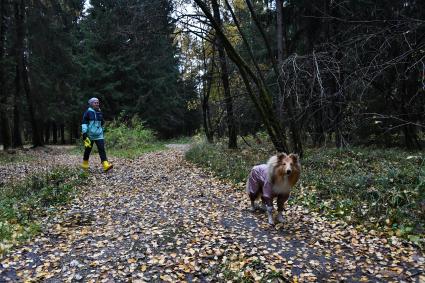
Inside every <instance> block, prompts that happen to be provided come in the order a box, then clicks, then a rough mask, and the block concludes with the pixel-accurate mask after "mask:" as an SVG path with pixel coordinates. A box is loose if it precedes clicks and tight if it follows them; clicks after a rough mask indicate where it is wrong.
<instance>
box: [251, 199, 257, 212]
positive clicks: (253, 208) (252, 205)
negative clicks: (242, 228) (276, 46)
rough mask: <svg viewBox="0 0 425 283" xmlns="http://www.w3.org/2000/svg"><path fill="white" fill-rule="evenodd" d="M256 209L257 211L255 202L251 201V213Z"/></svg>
mask: <svg viewBox="0 0 425 283" xmlns="http://www.w3.org/2000/svg"><path fill="white" fill-rule="evenodd" d="M256 209H257V206H256V205H255V200H251V211H252V212H255V210H256Z"/></svg>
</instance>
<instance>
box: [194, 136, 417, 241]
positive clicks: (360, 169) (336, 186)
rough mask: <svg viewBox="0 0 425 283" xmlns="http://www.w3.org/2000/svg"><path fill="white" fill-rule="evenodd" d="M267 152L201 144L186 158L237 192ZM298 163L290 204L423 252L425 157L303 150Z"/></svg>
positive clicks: (404, 153)
mask: <svg viewBox="0 0 425 283" xmlns="http://www.w3.org/2000/svg"><path fill="white" fill-rule="evenodd" d="M252 144H254V143H252ZM240 145H242V143H240ZM265 148H268V149H265ZM269 148H271V147H265V146H264V145H262V146H258V145H257V146H254V147H252V148H249V147H247V146H243V147H242V148H241V149H239V150H229V149H226V144H225V143H217V144H215V145H210V144H206V143H203V142H200V143H197V144H196V145H195V146H193V147H192V148H191V150H189V152H187V154H186V158H187V159H188V160H190V161H192V162H194V163H196V164H199V165H201V166H203V167H205V168H208V169H210V170H212V171H213V172H214V173H215V174H216V175H218V176H219V177H221V178H225V179H229V180H231V181H232V182H233V183H235V184H238V185H240V187H241V189H242V188H244V187H245V182H246V177H247V175H248V173H249V170H250V169H251V168H252V166H253V165H256V164H260V163H265V162H266V161H267V159H268V157H270V156H271V155H272V154H273V150H271V149H270V150H269ZM224 156H225V157H224ZM301 163H302V175H301V180H300V182H299V184H297V186H296V188H295V189H294V191H293V194H292V197H291V199H290V202H292V203H300V204H302V205H304V206H307V207H308V208H309V209H310V210H311V211H317V212H320V213H322V214H324V215H326V216H327V217H328V218H330V219H343V220H344V221H346V222H347V223H350V224H354V225H356V227H357V228H358V229H360V230H365V231H369V232H371V231H372V233H373V231H375V230H378V231H381V232H384V233H385V234H387V235H388V236H393V235H395V236H398V237H403V238H406V239H409V240H410V241H412V242H414V243H416V244H418V245H420V246H422V248H424V246H425V243H424V237H423V235H424V232H425V223H424V221H423V219H425V154H423V153H419V152H416V153H411V152H407V151H403V150H397V149H371V148H351V149H346V150H340V149H335V148H330V149H326V148H321V149H307V150H306V152H305V156H304V158H303V159H302V160H301Z"/></svg>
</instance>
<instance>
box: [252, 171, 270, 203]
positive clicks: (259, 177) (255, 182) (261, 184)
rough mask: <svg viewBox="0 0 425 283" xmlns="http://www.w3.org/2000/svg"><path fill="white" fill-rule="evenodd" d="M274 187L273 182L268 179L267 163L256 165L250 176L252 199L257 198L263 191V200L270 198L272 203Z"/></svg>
mask: <svg viewBox="0 0 425 283" xmlns="http://www.w3.org/2000/svg"><path fill="white" fill-rule="evenodd" d="M272 187H273V184H272V183H271V182H270V181H269V180H268V176H267V165H266V164H260V165H257V166H254V167H253V168H252V170H251V173H250V174H249V178H248V192H249V195H250V197H251V199H256V198H257V197H258V195H259V194H260V193H262V198H263V201H266V200H270V201H269V202H270V203H271V199H272V197H273V196H274V195H273V191H272ZM266 203H267V201H266Z"/></svg>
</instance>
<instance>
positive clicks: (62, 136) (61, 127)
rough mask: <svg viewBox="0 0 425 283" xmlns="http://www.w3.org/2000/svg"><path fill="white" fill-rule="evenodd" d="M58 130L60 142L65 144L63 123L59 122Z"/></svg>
mask: <svg viewBox="0 0 425 283" xmlns="http://www.w3.org/2000/svg"><path fill="white" fill-rule="evenodd" d="M60 132H61V144H65V125H64V124H61V126H60Z"/></svg>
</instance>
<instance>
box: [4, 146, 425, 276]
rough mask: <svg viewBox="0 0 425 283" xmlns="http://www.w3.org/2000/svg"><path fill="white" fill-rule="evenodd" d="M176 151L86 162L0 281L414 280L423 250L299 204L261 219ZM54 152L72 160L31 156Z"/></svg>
mask: <svg viewBox="0 0 425 283" xmlns="http://www.w3.org/2000/svg"><path fill="white" fill-rule="evenodd" d="M186 149H187V147H180V146H171V149H168V150H165V151H161V152H154V153H148V154H145V155H143V156H141V157H139V158H137V159H134V160H127V159H117V158H113V159H112V161H113V163H114V165H115V167H114V169H113V170H112V171H111V172H108V173H106V174H105V173H103V172H102V171H101V168H100V165H99V164H97V163H96V165H97V167H96V168H93V169H90V177H89V184H88V185H87V186H86V187H85V188H84V189H82V191H81V192H80V194H79V195H78V197H77V198H76V199H75V200H74V201H73V203H72V204H70V205H69V206H68V207H67V208H66V209H63V210H62V212H61V213H59V214H58V215H57V216H56V217H54V218H53V219H50V220H49V221H47V222H46V224H45V227H44V228H43V233H42V234H41V235H39V236H38V237H36V238H35V239H33V241H31V242H30V243H28V244H26V245H23V246H21V247H18V248H16V249H15V250H13V251H12V252H11V253H9V254H8V255H7V257H5V258H3V259H1V260H0V282H4V281H6V282H7V281H14V282H15V281H24V280H25V279H33V280H34V281H42V282H78V281H81V282H145V281H146V282H165V281H168V282H176V281H189V282H196V281H199V282H226V281H228V280H231V281H242V279H248V280H251V281H259V280H260V278H263V280H264V279H270V280H271V281H272V282H282V281H287V280H289V281H298V282H310V281H326V282H332V281H335V282H340V281H345V282H362V281H369V282H370V281H373V282H388V281H396V282H403V281H405V282H420V281H421V280H424V266H425V262H424V256H423V254H422V253H421V252H420V251H419V250H418V249H416V248H415V247H412V246H410V245H407V244H405V243H402V242H400V241H397V240H394V241H387V240H386V239H384V238H380V237H378V236H377V235H374V234H367V235H364V234H360V233H358V232H357V231H356V230H355V229H353V228H352V227H350V226H347V225H345V224H343V223H342V222H329V221H326V220H325V219H323V218H322V217H320V215H318V214H315V213H310V212H309V211H308V210H306V209H304V208H302V207H299V206H290V207H288V210H287V211H286V212H285V218H286V221H287V222H286V223H285V225H281V224H279V225H277V226H276V227H271V226H269V225H268V224H267V221H266V215H265V214H260V213H255V214H254V213H251V212H249V211H248V209H247V208H248V206H249V201H248V199H247V197H246V195H245V193H244V191H243V190H241V189H240V188H235V187H232V186H231V185H230V184H228V183H226V182H223V181H220V180H218V179H216V178H214V177H212V176H211V175H210V174H207V173H205V171H203V170H201V169H199V168H197V167H195V166H193V165H191V164H190V163H187V162H186V161H184V150H186ZM58 156H59V157H62V158H63V160H68V163H69V162H73V164H79V158H78V157H76V156H72V155H69V154H68V158H67V153H66V152H64V153H62V154H58V152H56V153H55V156H50V153H49V152H46V153H42V154H40V156H37V158H41V159H42V160H44V161H46V160H47V161H49V160H51V163H52V164H54V162H55V161H54V160H62V158H59V159H58ZM93 159H96V161H97V159H98V157H97V156H93ZM60 162H63V161H60ZM93 163H94V162H92V164H91V165H92V166H93V167H95V166H94V164H93ZM33 164H34V165H35V164H40V163H37V162H33ZM28 166H31V165H30V164H29V165H28ZM2 167H3V166H0V172H3V173H2V174H3V175H6V174H7V172H9V171H8V170H6V169H5V168H2ZM8 168H9V167H8ZM9 169H10V168H9ZM27 169H28V168H27ZM27 171H28V170H27ZM30 171H31V170H30ZM248 282H249V281H248Z"/></svg>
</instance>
